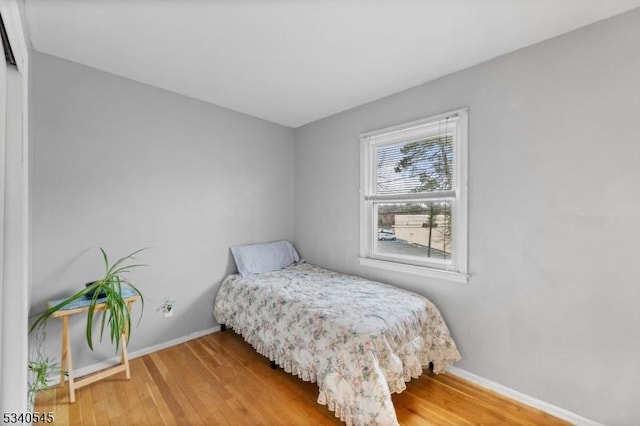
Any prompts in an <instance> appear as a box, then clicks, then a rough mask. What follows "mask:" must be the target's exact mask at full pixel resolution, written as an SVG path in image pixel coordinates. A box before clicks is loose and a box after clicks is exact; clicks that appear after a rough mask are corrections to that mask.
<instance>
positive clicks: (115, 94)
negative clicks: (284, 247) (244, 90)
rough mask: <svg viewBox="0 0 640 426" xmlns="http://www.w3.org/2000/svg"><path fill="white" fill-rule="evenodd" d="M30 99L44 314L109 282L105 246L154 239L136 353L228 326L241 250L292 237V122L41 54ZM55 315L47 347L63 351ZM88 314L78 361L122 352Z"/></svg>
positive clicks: (38, 287)
mask: <svg viewBox="0 0 640 426" xmlns="http://www.w3.org/2000/svg"><path fill="white" fill-rule="evenodd" d="M32 105H33V120H32V123H31V124H32V136H33V146H32V148H33V150H32V157H33V158H32V160H33V163H32V173H33V176H32V197H33V209H32V211H33V218H32V231H33V241H32V243H33V244H32V249H33V254H32V256H33V291H32V313H35V312H38V311H39V310H41V309H42V308H43V307H44V302H45V301H46V300H50V299H52V298H55V297H63V296H67V295H69V294H71V293H73V292H75V291H76V290H78V289H80V288H81V287H82V286H83V284H84V283H85V282H87V281H91V280H93V279H95V278H98V277H99V276H100V274H101V273H102V272H103V270H102V264H101V257H100V252H99V251H98V247H103V248H105V249H106V251H107V252H108V253H109V254H110V255H111V256H113V257H114V258H117V257H120V256H123V255H125V254H128V253H130V252H132V251H134V250H136V249H138V248H141V247H149V249H148V250H147V251H146V252H144V253H143V254H141V255H140V256H139V259H140V260H141V261H143V262H144V263H147V264H148V265H149V266H148V267H147V268H141V269H137V270H135V271H134V272H132V273H131V274H130V278H131V280H132V281H133V282H134V283H136V284H137V285H138V286H139V288H140V290H141V291H142V293H143V294H144V296H145V301H146V304H145V311H144V317H143V319H142V322H141V323H140V325H139V326H138V327H137V328H135V329H134V330H133V332H132V338H131V344H130V347H129V349H130V350H133V351H135V350H136V349H139V348H145V347H148V346H151V345H155V344H162V343H164V342H167V341H169V340H172V339H175V338H179V337H182V336H185V335H188V334H190V333H194V332H199V331H202V330H206V329H208V328H211V327H214V326H215V325H216V323H215V321H214V319H213V316H212V304H213V299H214V295H215V292H216V289H217V286H218V285H219V282H220V281H221V280H222V278H224V276H225V275H226V274H227V273H229V272H231V271H232V270H234V268H235V265H234V264H233V261H232V259H231V258H230V255H229V246H231V245H234V244H241V243H249V242H256V241H269V240H274V239H291V238H292V237H293V165H292V163H293V131H292V130H291V129H289V128H286V127H282V126H279V125H275V124H272V123H269V122H266V121H262V120H258V119H256V118H252V117H249V116H246V115H243V114H239V113H236V112H233V111H229V110H227V109H224V108H220V107H216V106H213V105H210V104H206V103H203V102H200V101H196V100H193V99H191V98H188V97H185V96H181V95H178V94H174V93H170V92H166V91H163V90H160V89H156V88H153V87H150V86H146V85H143V84H140V83H136V82H133V81H131V80H127V79H124V78H120V77H117V76H114V75H111V74H107V73H104V72H101V71H97V70H95V69H91V68H88V67H84V66H81V65H78V64H74V63H72V62H67V61H64V60H61V59H58V58H55V57H53V56H49V55H45V54H41V53H38V52H34V55H33V85H32ZM165 298H169V299H173V300H175V302H176V305H175V313H174V316H173V317H172V318H168V319H164V317H163V315H162V314H161V313H160V312H158V311H157V308H158V305H159V304H160V303H162V302H163V301H164V299H165ZM138 305H139V304H138ZM138 311H139V306H137V307H136V314H137V312H138ZM136 318H137V317H136ZM57 323H58V321H55V320H54V321H51V324H50V326H49V330H48V335H49V336H48V337H49V338H48V344H47V347H48V349H49V352H50V353H51V354H52V355H53V356H55V357H56V358H59V347H60V334H59V333H60V328H59V324H57ZM83 323H84V319H81V318H74V320H73V321H72V336H73V350H74V362H75V364H76V365H77V366H78V367H83V366H86V365H91V364H93V363H96V362H101V361H103V360H104V359H105V356H107V357H110V356H113V355H114V351H113V348H112V347H111V346H110V345H108V344H106V345H105V344H103V345H100V346H99V349H97V350H96V352H95V353H92V352H90V351H89V350H88V348H87V347H86V344H84V342H83V338H84V337H83V330H82V326H83ZM107 340H108V339H107Z"/></svg>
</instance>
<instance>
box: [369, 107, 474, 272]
mask: <svg viewBox="0 0 640 426" xmlns="http://www.w3.org/2000/svg"><path fill="white" fill-rule="evenodd" d="M361 145H362V154H361V156H362V158H361V160H362V164H361V169H362V180H361V191H360V193H361V201H360V206H361V207H360V211H361V229H360V246H361V247H360V263H361V264H363V265H368V266H375V267H380V268H385V269H390V270H396V271H403V272H409V273H416V274H420V275H426V276H434V277H440V278H445V279H450V280H453V281H459V282H466V281H467V110H466V109H460V110H456V111H452V112H449V113H445V114H440V115H438V116H435V117H430V118H427V119H425V120H420V121H415V122H411V123H407V124H403V125H400V126H395V127H392V128H387V129H382V130H378V131H375V132H370V133H366V134H363V135H361Z"/></svg>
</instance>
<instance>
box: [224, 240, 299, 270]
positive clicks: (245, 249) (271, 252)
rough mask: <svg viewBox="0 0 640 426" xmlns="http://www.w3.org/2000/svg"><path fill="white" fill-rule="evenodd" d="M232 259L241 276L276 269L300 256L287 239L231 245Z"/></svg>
mask: <svg viewBox="0 0 640 426" xmlns="http://www.w3.org/2000/svg"><path fill="white" fill-rule="evenodd" d="M231 254H233V260H235V262H236V267H237V268H238V272H239V273H240V275H242V276H243V277H246V276H247V275H251V274H259V273H262V272H270V271H278V270H280V269H282V268H286V267H287V266H289V265H291V264H293V263H298V262H300V256H299V255H298V252H297V251H296V249H295V248H293V246H292V245H291V243H290V242H289V241H284V240H283V241H273V242H270V243H260V244H248V245H243V246H233V247H231Z"/></svg>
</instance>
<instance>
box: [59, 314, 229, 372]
mask: <svg viewBox="0 0 640 426" xmlns="http://www.w3.org/2000/svg"><path fill="white" fill-rule="evenodd" d="M216 331H220V326H217V327H212V328H208V329H206V330H202V331H196V332H194V333H191V334H187V335H186V336H181V337H178V338H176V339H173V340H169V341H167V342H162V343H158V344H157V345H152V346H147V347H146V348H142V349H138V350H135V351H132V352H129V353H128V356H129V360H131V359H134V358H138V357H141V356H143V355H147V354H150V353H153V352H157V351H160V350H162V349H166V348H170V347H172V346H175V345H179V344H180V343H184V342H187V341H189V340H193V339H197V338H198V337H202V336H205V335H207V334H211V333H214V332H216ZM118 363H120V356H114V357H112V358H109V359H107V360H105V361H102V362H98V363H95V364H91V365H87V366H85V367H82V368H78V369H74V371H73V375H74V378H75V379H77V378H78V377H82V376H86V375H87V374H91V373H95V372H96V371H100V370H102V369H105V368H108V367H112V366H114V365H116V364H118ZM59 380H60V376H55V377H50V378H48V380H47V382H48V383H49V385H53V384H55V383H58V381H59Z"/></svg>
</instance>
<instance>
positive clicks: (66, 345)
mask: <svg viewBox="0 0 640 426" xmlns="http://www.w3.org/2000/svg"><path fill="white" fill-rule="evenodd" d="M123 296H125V294H124V289H123ZM138 299H140V296H139V295H137V294H135V295H132V296H128V297H125V298H124V300H125V301H126V302H127V308H128V309H129V313H131V305H132V304H133V302H135V301H137V300H138ZM60 301H61V300H54V301H51V302H49V307H51V306H55V305H56V304H57V303H60ZM83 302H85V301H76V302H74V303H73V305H70V306H69V307H68V308H66V309H60V310H59V311H56V312H54V313H53V314H52V315H51V318H60V319H62V357H61V359H60V367H61V372H60V385H59V386H60V387H62V386H64V376H65V370H64V367H65V364H66V373H67V375H68V377H69V402H75V401H76V394H75V390H76V389H79V388H81V387H83V386H86V385H88V384H91V383H93V382H96V381H98V380H101V379H104V378H105V377H109V376H112V375H114V374H118V373H120V372H122V371H124V372H125V374H126V377H127V380H128V379H130V378H131V371H130V370H129V358H128V356H127V338H128V335H129V330H125V332H124V333H123V334H122V336H121V339H122V341H121V346H122V354H121V356H120V363H119V364H117V365H115V366H113V367H109V368H107V369H104V370H101V371H98V372H97V373H93V374H90V375H87V376H84V377H83V378H82V379H80V380H77V381H76V380H75V379H74V377H73V359H72V356H71V342H70V340H69V317H70V316H71V315H75V314H79V313H82V312H87V311H88V310H89V306H88V305H89V300H88V299H87V300H86V303H83ZM78 305H79V306H78ZM103 310H104V303H99V304H97V305H96V308H95V311H96V312H98V311H103Z"/></svg>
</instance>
